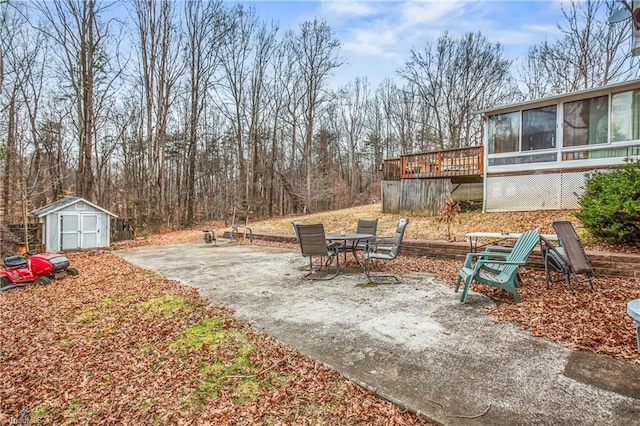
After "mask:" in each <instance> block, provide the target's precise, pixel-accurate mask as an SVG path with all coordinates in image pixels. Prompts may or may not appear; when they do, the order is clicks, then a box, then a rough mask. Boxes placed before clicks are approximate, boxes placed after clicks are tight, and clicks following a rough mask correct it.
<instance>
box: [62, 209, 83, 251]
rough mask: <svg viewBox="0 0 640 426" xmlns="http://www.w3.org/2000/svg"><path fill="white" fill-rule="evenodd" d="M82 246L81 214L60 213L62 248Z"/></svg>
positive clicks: (68, 248)
mask: <svg viewBox="0 0 640 426" xmlns="http://www.w3.org/2000/svg"><path fill="white" fill-rule="evenodd" d="M79 247H80V215H77V214H63V215H60V250H75V249H77V248H79Z"/></svg>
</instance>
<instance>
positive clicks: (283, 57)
mask: <svg viewBox="0 0 640 426" xmlns="http://www.w3.org/2000/svg"><path fill="white" fill-rule="evenodd" d="M616 3H617V2H614V1H588V2H579V3H578V2H572V3H571V4H570V5H569V6H568V7H567V8H566V9H565V10H564V17H563V18H562V19H563V21H561V22H562V23H561V24H560V25H559V29H560V30H561V32H562V36H561V37H560V39H559V40H558V41H556V42H550V41H542V42H541V43H540V44H538V45H535V46H532V47H531V49H530V51H529V53H528V55H527V57H526V58H523V60H521V61H517V62H518V63H514V61H513V60H508V59H506V57H505V54H504V51H503V48H502V46H501V45H500V44H497V43H492V42H491V41H489V40H488V39H487V38H486V37H485V36H484V35H482V34H481V33H468V34H465V35H462V36H454V35H451V34H448V33H445V34H442V35H441V36H440V38H439V39H438V40H437V42H436V43H433V44H431V43H425V45H424V46H423V47H422V48H414V49H413V50H412V53H411V57H410V58H407V60H406V62H404V64H402V63H400V64H398V69H399V71H398V75H397V76H389V79H387V80H385V81H384V82H383V83H382V84H380V86H379V87H372V85H371V84H370V83H369V82H368V80H367V78H366V77H365V76H361V77H354V79H353V81H352V82H350V83H349V84H347V85H345V86H344V87H338V88H336V87H333V85H332V81H331V76H332V72H333V71H335V70H336V69H337V68H338V67H340V66H341V65H342V64H344V63H345V61H347V60H348V58H345V57H344V55H343V52H342V51H341V42H340V40H339V39H338V38H337V37H336V35H335V32H334V30H333V29H332V28H331V27H330V26H329V25H328V24H327V23H326V22H325V21H323V20H321V19H313V20H310V21H306V22H304V23H302V24H301V25H300V26H299V28H297V30H295V31H285V32H282V31H280V29H279V27H278V24H277V23H272V22H267V21H266V20H264V19H263V18H261V17H260V16H258V15H257V13H256V12H255V10H253V9H251V8H249V7H245V6H243V5H242V4H239V5H233V4H229V3H223V2H222V1H211V2H207V1H196V0H187V1H182V2H176V1H170V0H157V1H146V0H132V1H131V2H102V1H99V0H47V1H40V0H34V1H29V2H21V1H13V0H9V1H6V0H5V1H0V49H1V52H2V55H0V56H1V58H2V66H0V76H1V77H0V90H1V92H0V159H1V160H2V171H1V173H2V182H1V188H0V194H1V196H0V213H1V216H0V221H1V222H3V223H11V222H22V221H24V218H25V217H26V216H28V214H27V212H29V211H30V210H32V209H33V208H35V207H41V206H43V205H45V204H47V203H49V202H51V201H54V200H56V199H58V198H60V197H61V196H63V195H77V196H81V197H84V198H86V199H88V200H91V201H92V202H95V203H96V204H98V205H100V206H102V207H104V208H106V209H108V210H110V211H112V212H114V213H116V214H118V215H119V216H120V217H123V218H126V219H128V220H129V221H130V223H131V224H132V225H133V226H135V227H137V228H149V229H153V228H157V227H160V226H169V227H182V226H190V225H192V224H194V223H198V222H201V221H207V220H213V219H222V218H224V217H226V212H227V211H228V210H229V209H231V208H233V207H235V206H239V207H240V206H241V207H242V209H247V208H248V209H250V210H252V211H253V212H254V213H255V215H257V216H273V215H283V214H290V213H304V212H313V211H321V210H327V209H337V208H342V207H345V206H351V205H355V204H359V203H369V202H370V201H371V200H372V199H378V198H379V185H380V180H381V177H382V174H381V173H380V172H379V167H380V165H381V164H382V161H383V160H384V159H385V158H392V157H397V156H399V155H401V154H409V153H415V152H422V151H432V150H440V149H448V148H459V147H467V146H474V145H479V144H481V142H482V126H481V120H480V117H478V116H477V115H475V114H474V112H475V111H478V110H480V109H483V108H488V107H492V106H496V105H499V104H504V103H509V102H514V101H520V100H523V99H527V98H534V97H540V96H546V95H551V94H556V93H561V92H568V91H574V90H580V89H584V88H588V87H594V86H599V85H603V84H607V83H611V82H617V81H624V80H627V79H630V78H635V77H636V76H637V69H636V67H635V64H636V62H635V59H634V58H632V57H631V46H630V44H631V43H630V40H629V38H630V35H631V30H630V24H629V23H628V22H627V23H624V24H617V25H609V24H608V22H607V17H608V16H609V15H610V14H611V11H612V10H613V9H615V8H618V5H617V4H616Z"/></svg>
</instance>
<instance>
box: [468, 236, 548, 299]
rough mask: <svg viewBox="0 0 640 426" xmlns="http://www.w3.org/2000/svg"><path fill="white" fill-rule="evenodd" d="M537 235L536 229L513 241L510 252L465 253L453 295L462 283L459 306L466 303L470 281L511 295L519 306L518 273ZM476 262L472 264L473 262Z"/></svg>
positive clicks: (536, 241) (531, 249)
mask: <svg viewBox="0 0 640 426" xmlns="http://www.w3.org/2000/svg"><path fill="white" fill-rule="evenodd" d="M539 240H540V233H539V232H538V229H537V228H536V229H532V230H529V231H526V232H525V233H523V234H522V235H521V236H520V237H519V238H518V239H517V241H516V243H515V245H514V246H513V248H512V249H511V250H510V251H508V252H506V251H495V250H491V249H490V248H489V249H487V250H485V251H483V252H482V253H467V257H466V259H465V261H464V266H463V267H462V269H460V273H459V274H458V282H457V284H456V293H457V292H458V289H459V288H460V283H461V282H462V280H464V290H463V291H462V298H461V299H460V302H461V303H465V302H466V301H467V293H469V287H471V283H472V282H473V281H477V282H479V283H482V284H486V285H490V286H492V287H498V288H501V289H503V290H506V291H508V292H509V293H511V294H512V295H513V299H514V300H515V301H516V302H519V301H520V300H519V299H518V292H517V291H516V288H517V287H518V286H519V285H520V278H519V276H518V270H519V268H520V266H521V265H524V264H525V263H526V262H527V258H528V257H529V255H530V254H531V252H532V251H533V249H534V247H535V246H536V245H538V242H539ZM474 258H475V259H477V260H476V262H475V263H473V259H474Z"/></svg>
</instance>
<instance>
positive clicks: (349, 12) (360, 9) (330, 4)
mask: <svg viewBox="0 0 640 426" xmlns="http://www.w3.org/2000/svg"><path fill="white" fill-rule="evenodd" d="M375 10H376V8H375V7H373V5H372V4H371V3H370V2H363V1H348V0H347V1H323V2H322V12H323V13H326V14H328V15H331V16H333V17H338V18H339V17H353V16H368V15H371V14H373V13H375Z"/></svg>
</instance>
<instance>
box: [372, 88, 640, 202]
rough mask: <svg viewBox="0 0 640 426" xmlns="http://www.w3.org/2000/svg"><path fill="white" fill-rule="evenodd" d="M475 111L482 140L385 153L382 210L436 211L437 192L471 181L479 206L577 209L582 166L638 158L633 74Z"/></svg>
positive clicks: (586, 169)
mask: <svg viewBox="0 0 640 426" xmlns="http://www.w3.org/2000/svg"><path fill="white" fill-rule="evenodd" d="M478 114H480V115H481V117H482V120H483V125H484V135H483V144H482V146H476V147H467V148H459V149H455V150H446V151H436V152H428V153H418V154H407V155H403V156H401V157H400V158H395V159H389V160H385V162H384V164H383V168H382V170H383V172H384V178H383V184H382V192H383V193H382V198H383V210H384V211H389V212H393V211H396V210H422V211H426V212H428V211H432V212H437V211H438V209H439V207H438V205H442V200H443V196H446V194H444V195H443V192H447V193H448V192H449V191H451V192H455V191H456V190H457V189H458V188H460V187H461V186H464V185H467V186H469V185H474V184H477V185H480V184H478V183H477V182H481V185H482V202H483V211H487V212H499V211H530V210H558V209H577V208H579V205H578V195H579V194H581V193H582V192H583V191H584V186H585V183H586V180H587V179H588V177H589V174H591V173H592V172H594V171H599V170H608V169H611V168H614V167H618V166H620V165H622V164H624V161H625V159H627V158H631V159H638V158H640V80H632V81H628V82H624V83H618V84H612V85H608V86H602V87H598V88H594V89H588V90H582V91H579V92H574V93H568V94H563V95H558V96H552V97H548V98H544V99H538V100H533V101H528V102H522V103H517V104H511V105H506V106H501V107H496V108H491V109H486V110H482V111H479V112H478ZM424 194H427V195H429V197H428V198H427V197H425V195H424ZM434 194H435V195H434ZM438 194H439V195H438ZM385 197H386V199H387V200H389V202H388V203H387V204H385V201H384V200H385ZM387 205H388V206H389V207H387Z"/></svg>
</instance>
